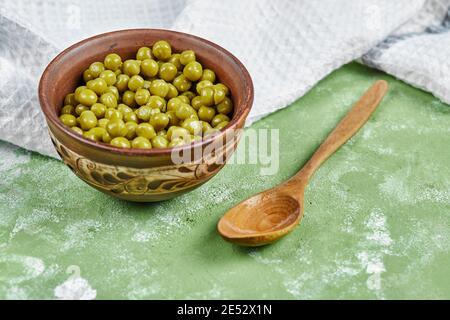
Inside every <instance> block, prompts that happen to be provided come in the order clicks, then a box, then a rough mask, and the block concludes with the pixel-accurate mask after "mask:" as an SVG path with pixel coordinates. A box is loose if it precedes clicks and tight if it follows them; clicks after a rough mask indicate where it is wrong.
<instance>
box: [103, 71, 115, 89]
mask: <svg viewBox="0 0 450 320" xmlns="http://www.w3.org/2000/svg"><path fill="white" fill-rule="evenodd" d="M100 79H103V80H105V81H106V83H107V85H108V86H113V85H115V84H116V81H117V76H116V74H115V73H114V72H113V71H111V70H105V71H103V72H102V73H101V74H100Z"/></svg>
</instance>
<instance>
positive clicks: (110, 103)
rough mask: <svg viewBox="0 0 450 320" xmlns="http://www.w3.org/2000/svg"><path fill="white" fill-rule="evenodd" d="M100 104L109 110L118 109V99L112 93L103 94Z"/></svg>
mask: <svg viewBox="0 0 450 320" xmlns="http://www.w3.org/2000/svg"><path fill="white" fill-rule="evenodd" d="M100 103H102V104H104V105H105V106H106V107H107V108H117V98H116V96H115V95H114V93H111V92H109V93H104V94H102V96H101V97H100Z"/></svg>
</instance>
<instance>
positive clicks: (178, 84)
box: [173, 74, 192, 92]
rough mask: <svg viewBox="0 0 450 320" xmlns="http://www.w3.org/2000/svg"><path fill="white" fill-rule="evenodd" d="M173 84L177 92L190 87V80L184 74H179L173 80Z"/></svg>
mask: <svg viewBox="0 0 450 320" xmlns="http://www.w3.org/2000/svg"><path fill="white" fill-rule="evenodd" d="M173 85H174V86H175V88H177V90H178V91H179V92H186V91H188V90H189V89H190V88H191V86H192V82H191V81H189V79H187V78H186V76H185V75H184V74H181V75H179V76H178V77H176V78H175V79H174V80H173Z"/></svg>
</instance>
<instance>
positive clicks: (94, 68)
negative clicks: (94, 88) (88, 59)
mask: <svg viewBox="0 0 450 320" xmlns="http://www.w3.org/2000/svg"><path fill="white" fill-rule="evenodd" d="M89 71H90V72H91V74H92V76H93V77H94V78H98V77H100V74H101V73H102V72H103V71H105V66H104V65H103V63H101V62H94V63H93V64H91V65H90V66H89Z"/></svg>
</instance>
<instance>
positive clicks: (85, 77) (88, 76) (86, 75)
mask: <svg viewBox="0 0 450 320" xmlns="http://www.w3.org/2000/svg"><path fill="white" fill-rule="evenodd" d="M94 79H95V77H94V75H93V74H92V72H91V70H89V69H87V70H85V71H84V72H83V80H84V82H86V83H88V82H89V81H91V80H94Z"/></svg>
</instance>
